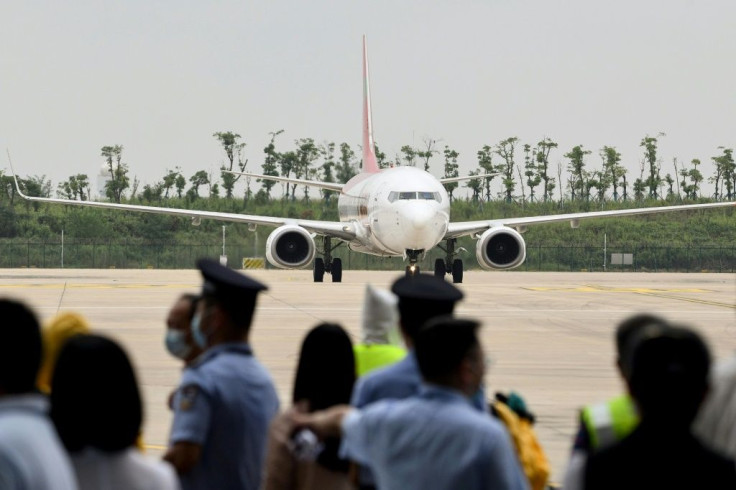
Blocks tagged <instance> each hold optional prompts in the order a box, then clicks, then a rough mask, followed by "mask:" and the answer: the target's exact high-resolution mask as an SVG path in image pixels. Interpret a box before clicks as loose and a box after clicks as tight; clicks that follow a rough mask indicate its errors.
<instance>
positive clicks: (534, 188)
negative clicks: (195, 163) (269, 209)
mask: <svg viewBox="0 0 736 490" xmlns="http://www.w3.org/2000/svg"><path fill="white" fill-rule="evenodd" d="M283 133H284V130H278V131H274V132H271V133H269V140H268V144H267V145H266V146H265V147H264V148H263V158H262V163H261V165H260V169H257V170H256V169H254V170H251V168H252V166H251V168H249V167H248V164H249V162H248V160H247V159H246V158H245V157H244V149H245V147H246V142H245V141H244V140H243V138H242V137H241V136H240V135H239V134H237V133H234V132H232V131H223V132H216V133H214V134H213V135H212V136H213V138H215V139H216V140H217V142H218V143H219V145H220V147H221V148H222V151H223V153H224V160H223V163H222V164H221V165H220V168H219V175H213V173H212V172H208V171H206V170H197V171H196V172H194V173H193V174H192V175H191V176H189V177H188V178H187V177H186V176H185V175H184V174H183V173H182V171H181V169H180V168H179V167H175V168H174V169H166V171H165V174H164V175H163V177H162V178H161V179H160V180H158V181H157V182H154V183H146V184H144V185H142V186H141V185H140V182H139V181H138V179H137V178H135V177H133V178H132V180H131V177H130V165H129V164H128V163H127V162H125V161H124V160H123V149H124V147H123V145H119V144H117V145H106V146H103V147H102V148H101V150H100V156H101V158H102V159H103V161H104V165H105V168H106V170H107V174H108V178H107V182H106V184H105V188H104V194H105V196H106V197H107V199H109V200H110V201H112V202H118V203H119V202H122V201H123V200H124V199H127V200H129V201H137V202H142V203H151V204H157V203H159V204H160V203H161V202H163V201H166V200H170V199H172V198H174V197H176V198H178V199H185V200H187V202H190V203H191V202H194V201H196V200H197V199H199V198H201V197H203V194H204V196H205V197H209V198H224V199H228V200H235V199H236V196H235V187H236V184H237V183H238V182H240V181H241V180H243V181H244V192H243V194H242V198H241V197H238V198H237V199H239V200H240V199H242V202H243V206H244V207H245V206H247V205H248V202H249V201H251V200H255V201H256V202H258V203H264V202H268V201H269V200H271V199H273V188H274V186H276V185H277V183H276V182H274V181H270V180H265V179H256V181H257V182H256V184H258V186H257V187H258V188H257V190H256V191H255V192H254V191H253V187H254V185H253V184H254V183H253V182H252V179H251V178H250V177H245V176H242V175H235V174H233V173H230V172H232V171H235V172H246V171H249V172H252V173H261V174H264V175H272V176H282V177H287V178H296V179H307V180H321V181H323V182H340V183H345V182H347V181H348V180H349V179H350V178H352V177H353V176H354V175H356V173H357V172H358V171H359V169H360V165H361V161H360V158H359V153H356V151H355V150H354V149H353V148H352V147H351V146H350V145H349V144H348V143H345V142H343V143H340V144H339V145H337V144H335V143H333V142H325V143H321V144H318V143H316V142H315V141H314V139H313V138H299V139H296V140H294V141H293V146H292V147H291V148H290V149H289V148H284V149H281V148H277V138H278V137H279V136H281V135H282V134H283ZM664 136H665V135H664V134H663V133H659V134H657V135H656V136H649V135H647V136H645V137H644V138H642V140H641V142H640V145H639V146H640V147H641V150H642V153H641V159H640V166H639V174H638V175H633V176H631V175H629V171H628V170H627V169H626V168H625V167H624V166H623V165H622V164H621V158H622V156H621V153H620V152H619V151H618V150H617V149H616V148H615V147H613V146H603V147H602V148H600V149H599V150H598V151H597V152H596V153H597V156H598V159H599V163H597V164H595V163H593V162H592V160H595V159H594V158H593V157H592V155H593V151H592V150H589V149H586V148H585V147H584V146H583V145H576V146H574V147H573V148H571V149H569V150H568V151H566V152H565V153H563V154H562V157H563V159H562V160H559V157H557V159H558V163H557V165H556V168H553V165H552V164H551V163H550V161H551V157H552V156H553V152H560V151H562V150H561V149H560V148H559V145H558V144H557V143H556V142H555V141H553V140H552V139H550V138H547V137H545V138H543V139H541V140H540V141H538V142H537V143H536V144H528V143H526V144H522V142H521V141H520V140H519V138H517V137H509V138H505V139H502V140H501V141H499V142H498V143H496V144H492V145H483V146H482V147H481V149H480V150H478V151H477V154H476V157H477V167H476V168H475V169H474V170H472V171H471V172H470V175H488V174H495V175H493V176H486V177H479V178H478V179H473V180H469V181H467V182H465V183H463V184H460V183H458V182H453V183H447V184H445V187H446V189H447V192H448V194H449V196H450V199H451V200H452V199H454V197H455V191H456V190H457V189H458V187H459V186H460V185H463V186H464V187H465V188H467V189H468V190H469V191H470V195H469V198H468V199H469V200H471V201H473V202H491V201H493V200H502V201H505V202H507V203H512V202H517V203H521V204H525V203H533V202H555V201H556V202H559V203H562V202H563V201H584V202H607V201H614V202H618V201H635V202H642V201H644V200H645V199H646V200H669V201H672V200H694V199H697V198H700V197H704V196H702V192H701V187H702V184H703V182H704V181H706V180H707V181H708V182H710V183H711V184H713V189H714V191H713V193H712V195H710V196H705V197H709V198H712V199H714V200H732V199H734V198H735V197H736V163H735V162H734V158H733V149H732V148H727V147H725V146H719V147H718V148H717V154H716V155H714V156H712V157H710V159H711V160H712V161H713V163H714V172H713V174H712V175H710V176H707V177H706V176H704V175H703V174H702V173H701V171H700V169H699V166H700V165H701V160H700V159H692V160H691V161H690V162H689V163H685V162H681V161H679V160H678V158H676V157H675V158H673V159H672V162H671V167H670V166H669V165H665V162H664V161H663V159H662V157H661V155H660V154H659V151H658V150H659V149H658V144H659V141H660V139H661V138H662V137H664ZM358 150H360V149H359V148H358ZM459 156H460V155H459V153H458V152H457V151H456V150H454V149H452V148H451V147H450V146H448V145H445V146H444V148H443V149H441V150H440V149H439V147H438V142H437V140H434V139H431V138H425V140H424V142H423V145H422V146H420V147H415V146H411V145H404V146H402V147H401V149H400V151H399V152H398V153H397V154H396V155H394V156H393V157H392V158H390V157H388V156H387V155H386V153H384V152H383V151H381V149H380V147H379V146H378V145H377V146H376V157H377V160H378V164H379V166H380V167H381V168H386V167H389V166H397V165H410V166H422V167H423V168H424V170H427V171H429V169H430V166H431V162H432V161H433V160H436V159H440V161H441V163H443V175H442V177H458V176H459V165H458V158H459ZM494 179H498V182H499V183H500V186H501V191H498V190H496V191H494V190H493V189H492V184H493V183H494ZM0 185H1V186H2V189H3V192H2V193H3V194H4V195H5V196H6V197H7V198H8V199H10V201H11V202H12V201H13V199H14V198H15V188H14V186H13V181H12V177H11V176H9V175H3V174H2V173H0ZM20 185H21V186H22V188H23V191H24V192H25V193H27V194H28V195H31V196H41V197H51V195H52V189H53V186H52V184H51V182H50V180H48V179H46V177H45V176H31V177H27V178H24V179H20ZM281 185H282V188H283V192H282V199H284V200H291V201H295V200H296V199H297V192H298V187H299V186H298V185H297V184H281ZM496 187H497V186H496ZM310 192H317V191H315V190H314V189H313V188H311V189H310V187H308V186H302V189H301V190H300V193H301V196H300V197H301V199H304V200H306V201H309V200H310V199H312V198H313V196H312V194H310ZM318 192H319V198H320V199H322V200H323V201H324V202H325V203H329V202H330V200H331V199H332V198H333V196H334V194H335V193H334V192H332V191H329V190H319V191H318ZM56 195H57V196H59V197H62V198H64V199H73V200H88V199H90V198H91V192H90V179H89V176H87V175H86V174H76V175H72V176H69V178H68V179H66V180H64V181H63V182H60V183H59V184H58V185H57V187H56Z"/></svg>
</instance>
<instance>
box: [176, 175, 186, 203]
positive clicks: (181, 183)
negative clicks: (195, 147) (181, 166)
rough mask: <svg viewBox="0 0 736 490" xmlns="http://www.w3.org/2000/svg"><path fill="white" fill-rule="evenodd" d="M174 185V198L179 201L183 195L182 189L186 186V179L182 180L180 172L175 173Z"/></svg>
mask: <svg viewBox="0 0 736 490" xmlns="http://www.w3.org/2000/svg"><path fill="white" fill-rule="evenodd" d="M174 185H176V196H177V197H178V198H179V199H181V197H182V195H184V187H186V185H187V179H186V178H184V175H183V174H182V173H181V172H178V173H177V175H176V180H175V181H174Z"/></svg>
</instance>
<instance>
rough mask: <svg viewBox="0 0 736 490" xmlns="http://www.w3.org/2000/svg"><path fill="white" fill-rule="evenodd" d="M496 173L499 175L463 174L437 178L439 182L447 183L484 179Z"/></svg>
mask: <svg viewBox="0 0 736 490" xmlns="http://www.w3.org/2000/svg"><path fill="white" fill-rule="evenodd" d="M497 175H501V174H500V173H496V174H483V175H464V176H462V177H447V178H446V179H437V180H439V181H440V183H441V184H449V183H450V182H460V181H463V180H473V179H486V178H490V177H496V176H497Z"/></svg>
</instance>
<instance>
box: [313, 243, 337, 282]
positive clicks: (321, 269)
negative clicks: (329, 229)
mask: <svg viewBox="0 0 736 490" xmlns="http://www.w3.org/2000/svg"><path fill="white" fill-rule="evenodd" d="M340 243H342V242H338V244H337V245H335V246H334V247H333V246H332V240H331V239H330V237H328V236H326V237H323V238H322V255H323V256H324V258H321V257H319V258H316V259H314V268H313V276H314V282H324V278H325V272H327V273H328V274H330V275H332V282H342V259H340V258H337V257H336V258H334V259H333V258H332V251H333V250H335V249H336V248H337V247H339V246H340Z"/></svg>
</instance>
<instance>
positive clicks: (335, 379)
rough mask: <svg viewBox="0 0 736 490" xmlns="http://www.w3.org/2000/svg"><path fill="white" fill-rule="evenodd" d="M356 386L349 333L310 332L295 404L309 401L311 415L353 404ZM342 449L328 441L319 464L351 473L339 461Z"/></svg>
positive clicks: (331, 328)
mask: <svg viewBox="0 0 736 490" xmlns="http://www.w3.org/2000/svg"><path fill="white" fill-rule="evenodd" d="M354 383H355V355H354V353H353V344H352V342H351V341H350V337H349V336H348V334H347V333H346V332H345V330H344V329H343V328H342V327H341V326H340V325H336V324H331V323H322V324H320V325H317V326H316V327H314V328H313V329H312V330H310V331H309V333H308V334H307V336H306V337H305V338H304V341H303V342H302V348H301V352H300V354H299V364H298V366H297V369H296V379H295V380H294V394H293V401H294V402H298V401H300V400H308V401H309V409H310V411H316V410H324V409H325V408H329V407H331V406H333V405H339V404H344V403H350V394H351V393H352V391H353V384H354ZM339 447H340V439H339V438H329V439H327V440H326V441H325V449H324V450H323V451H322V452H321V453H320V455H319V456H318V458H317V463H319V464H321V465H322V466H324V467H325V468H328V469H331V470H333V471H342V472H347V471H348V468H349V464H348V462H347V461H345V460H342V459H340V458H339V457H338V455H337V454H338V449H339Z"/></svg>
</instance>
